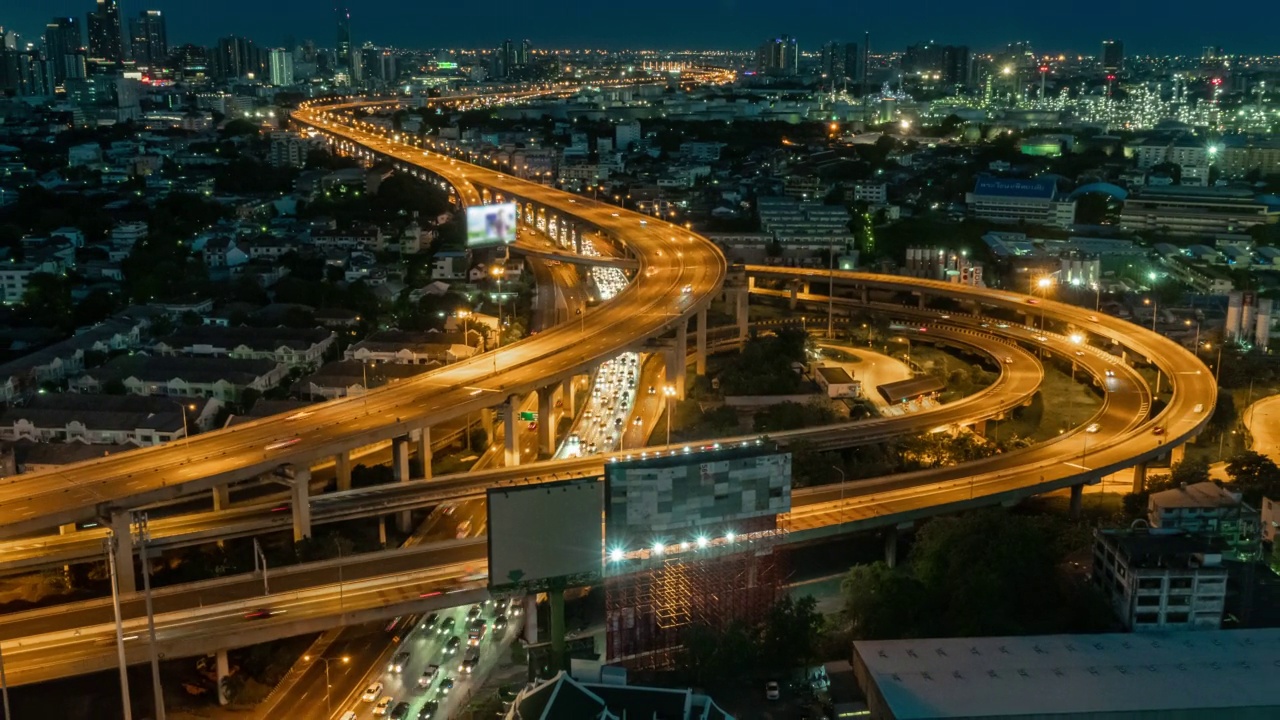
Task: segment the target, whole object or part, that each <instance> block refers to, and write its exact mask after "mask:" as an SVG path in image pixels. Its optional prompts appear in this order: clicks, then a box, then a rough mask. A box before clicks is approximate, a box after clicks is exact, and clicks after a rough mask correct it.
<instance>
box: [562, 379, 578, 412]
mask: <svg viewBox="0 0 1280 720" xmlns="http://www.w3.org/2000/svg"><path fill="white" fill-rule="evenodd" d="M560 397H561V398H563V399H564V412H567V413H569V417H573V416H575V415H577V413H578V406H577V404H576V403H575V402H574V401H575V400H577V399H578V376H577V375H574V376H572V377H570V378H569V379H567V380H565V381H564V383H563V384H562V385H561V388H560Z"/></svg>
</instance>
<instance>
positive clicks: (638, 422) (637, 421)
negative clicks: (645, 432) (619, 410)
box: [631, 417, 644, 427]
mask: <svg viewBox="0 0 1280 720" xmlns="http://www.w3.org/2000/svg"><path fill="white" fill-rule="evenodd" d="M631 424H632V425H635V426H636V427H643V426H644V419H643V418H639V417H637V418H636V419H635V420H632V421H631Z"/></svg>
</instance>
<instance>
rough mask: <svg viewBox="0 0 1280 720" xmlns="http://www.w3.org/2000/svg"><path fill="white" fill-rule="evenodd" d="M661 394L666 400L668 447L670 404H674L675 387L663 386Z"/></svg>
mask: <svg viewBox="0 0 1280 720" xmlns="http://www.w3.org/2000/svg"><path fill="white" fill-rule="evenodd" d="M662 394H663V395H665V396H666V398H667V401H666V405H667V444H668V445H670V444H671V404H672V403H673V402H675V399H676V386H675V385H664V386H663V388H662Z"/></svg>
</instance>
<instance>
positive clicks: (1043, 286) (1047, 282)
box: [1036, 275, 1053, 332]
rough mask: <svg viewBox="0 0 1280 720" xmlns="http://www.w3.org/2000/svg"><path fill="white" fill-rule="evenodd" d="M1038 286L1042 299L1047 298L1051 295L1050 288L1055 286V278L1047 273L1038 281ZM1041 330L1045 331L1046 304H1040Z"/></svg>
mask: <svg viewBox="0 0 1280 720" xmlns="http://www.w3.org/2000/svg"><path fill="white" fill-rule="evenodd" d="M1036 287H1037V288H1039V289H1040V299H1041V300H1045V299H1047V298H1048V295H1049V288H1051V287H1053V278H1051V277H1049V276H1048V275H1045V276H1043V277H1041V278H1040V279H1039V280H1037V281H1036ZM1040 332H1044V304H1043V303H1042V304H1041V305H1040Z"/></svg>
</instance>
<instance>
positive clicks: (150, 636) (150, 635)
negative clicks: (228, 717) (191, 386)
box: [133, 414, 185, 720]
mask: <svg viewBox="0 0 1280 720" xmlns="http://www.w3.org/2000/svg"><path fill="white" fill-rule="evenodd" d="M184 417H185V414H184ZM133 534H134V538H135V539H136V540H137V543H138V554H139V555H140V556H141V559H142V588H143V593H144V594H145V597H146V608H147V649H148V650H149V651H150V653H151V689H152V692H153V693H154V694H155V703H156V709H155V713H156V720H165V709H164V688H163V687H161V685H160V658H159V656H158V655H157V654H156V616H155V613H154V612H153V611H152V608H151V563H150V562H149V561H148V560H147V544H148V543H149V542H151V532H150V530H149V529H148V527H147V514H146V513H144V512H140V513H134V514H133Z"/></svg>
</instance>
